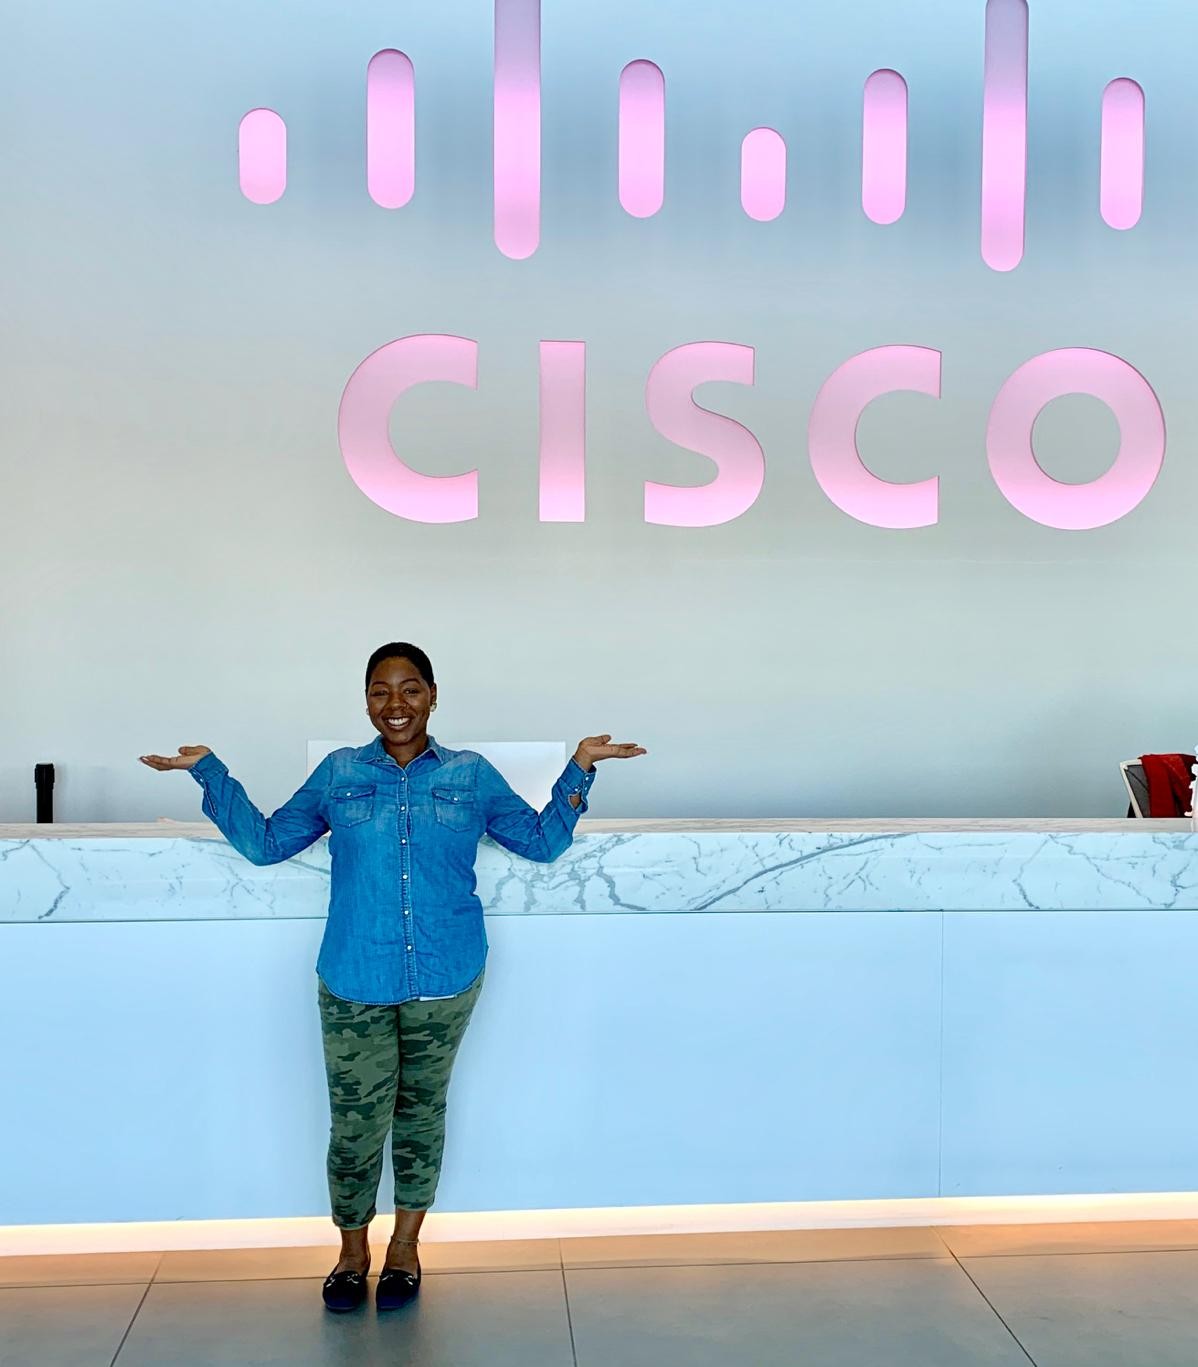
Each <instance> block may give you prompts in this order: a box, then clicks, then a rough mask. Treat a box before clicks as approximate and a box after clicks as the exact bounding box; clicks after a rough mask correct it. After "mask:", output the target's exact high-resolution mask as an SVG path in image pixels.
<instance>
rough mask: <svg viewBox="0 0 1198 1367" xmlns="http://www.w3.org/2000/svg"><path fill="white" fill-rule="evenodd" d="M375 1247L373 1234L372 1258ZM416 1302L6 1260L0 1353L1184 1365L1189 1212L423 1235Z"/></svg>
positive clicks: (91, 1360)
mask: <svg viewBox="0 0 1198 1367" xmlns="http://www.w3.org/2000/svg"><path fill="white" fill-rule="evenodd" d="M381 1255H382V1249H376V1250H375V1259H376V1265H377V1263H378V1261H379V1259H380V1258H381ZM422 1258H423V1262H424V1267H425V1271H426V1273H428V1274H429V1275H428V1277H427V1280H426V1282H425V1285H424V1288H423V1290H422V1291H421V1294H420V1298H419V1300H418V1301H417V1302H416V1303H415V1304H414V1305H412V1306H410V1307H408V1308H407V1309H405V1310H401V1311H398V1312H394V1313H392V1314H389V1315H384V1316H379V1315H378V1314H377V1313H376V1312H375V1310H374V1309H373V1307H372V1306H370V1305H369V1304H368V1305H367V1306H364V1307H363V1308H362V1309H361V1310H360V1311H357V1312H355V1313H354V1314H352V1315H344V1316H333V1315H329V1314H328V1313H326V1312H325V1310H324V1308H323V1306H322V1305H321V1302H320V1282H321V1279H322V1278H323V1277H324V1275H325V1273H326V1272H327V1271H328V1269H329V1267H331V1266H332V1262H333V1260H334V1259H333V1257H332V1254H331V1252H330V1249H328V1248H317V1249H309V1248H292V1249H245V1250H238V1251H235V1252H227V1253H166V1254H157V1253H154V1254H122V1255H112V1256H94V1257H93V1256H87V1257H46V1258H7V1259H0V1367H112V1365H113V1364H114V1363H115V1364H116V1365H117V1367H208V1364H213V1365H214V1367H215V1364H220V1367H246V1364H250V1363H252V1364H254V1367H275V1365H276V1364H277V1365H278V1367H325V1364H338V1365H340V1364H353V1365H354V1367H374V1364H383V1363H386V1364H396V1363H411V1364H417V1365H418V1367H476V1365H477V1367H717V1365H718V1367H781V1365H782V1364H787V1367H792V1364H794V1363H797V1362H801V1363H803V1365H804V1367H868V1365H870V1364H875V1363H885V1364H887V1367H1027V1364H1028V1363H1029V1362H1030V1363H1033V1364H1035V1367H1083V1364H1084V1367H1183V1364H1184V1367H1194V1364H1195V1363H1198V1222H1194V1221H1180V1220H1178V1221H1157V1222H1151V1223H1143V1222H1138V1223H1134V1224H1091V1225H1036V1226H1027V1225H1024V1226H1012V1225H1001V1226H998V1225H990V1226H971V1227H964V1228H946V1229H873V1230H806V1231H794V1232H787V1233H761V1234H710V1235H707V1234H702V1235H700V1234H688V1235H657V1236H652V1237H645V1238H636V1239H614V1238H613V1239H608V1238H603V1239H564V1240H561V1241H560V1242H559V1241H557V1240H531V1241H523V1242H512V1243H494V1244H426V1245H424V1247H423V1249H422Z"/></svg>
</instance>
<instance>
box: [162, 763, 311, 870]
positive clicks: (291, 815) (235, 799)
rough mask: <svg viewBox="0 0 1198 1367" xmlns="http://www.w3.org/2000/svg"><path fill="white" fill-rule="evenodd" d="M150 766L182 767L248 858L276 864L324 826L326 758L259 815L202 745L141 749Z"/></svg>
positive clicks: (225, 832) (228, 836)
mask: <svg viewBox="0 0 1198 1367" xmlns="http://www.w3.org/2000/svg"><path fill="white" fill-rule="evenodd" d="M141 762H142V763H143V764H146V765H148V766H149V767H150V768H151V769H161V770H165V769H186V770H188V771H189V772H190V774H191V776H192V778H194V779H195V781H196V782H197V783H198V784H199V785H200V786H201V787H202V788H203V790H204V800H203V803H202V810H203V813H204V815H205V816H206V817H207V818H208V819H209V820H210V821H212V822H213V823H214V824H215V825H216V826H217V828H218V829H219V830H220V832H221V834H222V835H223V836H224V837H225V839H226V840H227V841H228V842H229V844H230V845H232V846H233V848H234V849H235V850H236V851H237V852H238V854H241V855H244V856H245V858H246V859H248V860H249V861H250V863H251V864H279V863H282V861H283V860H284V859H290V858H291V856H292V855H294V854H298V853H299V852H300V850H306V849H307V848H308V846H309V845H311V844H312V843H313V841H315V840H319V839H320V837H321V836H322V835H324V833H325V831H327V830H328V829H329V827H328V823H327V822H326V821H325V819H324V815H323V813H324V811H325V805H326V796H327V792H328V786H329V771H328V763H329V762H328V760H327V759H324V760H321V762H320V763H319V764H318V765H317V766H316V768H315V769H313V771H312V774H311V776H310V777H309V779H308V781H307V783H305V784H304V786H303V787H302V788H300V789H299V791H298V792H296V793H294V794H293V795H292V796H291V797H289V798H288V799H287V801H286V802H284V803H283V805H282V806H281V807H280V808H279V809H278V811H276V812H274V813H272V814H271V815H270V816H263V814H262V813H261V812H260V811H259V810H258V808H257V807H255V806H254V804H253V803H252V802H251V801H250V799H249V797H248V796H247V794H246V791H245V789H244V788H243V787H242V786H241V784H240V783H238V781H237V780H236V779H235V778H234V777H233V776H232V774H230V773H229V770H228V768H227V767H226V766H225V765H224V764H223V763H222V761H221V760H219V759H218V758H217V757H216V755H214V754H213V753H212V751H211V750H209V749H208V747H207V746H206V745H181V746H180V747H179V753H178V755H169V756H164V755H142V756H141Z"/></svg>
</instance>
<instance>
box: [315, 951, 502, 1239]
mask: <svg viewBox="0 0 1198 1367" xmlns="http://www.w3.org/2000/svg"><path fill="white" fill-rule="evenodd" d="M482 984H483V975H482V974H481V973H480V974H479V976H478V977H477V978H476V979H475V980H474V982H473V983H471V985H470V986H469V987H468V988H467V989H466V990H465V991H464V992H460V993H459V994H458V995H457V996H456V997H446V998H445V999H444V1000H441V1001H426V1002H421V1001H410V1002H401V1003H399V1004H398V1005H394V1006H367V1005H364V1004H363V1003H361V1002H351V1001H345V1000H343V999H342V998H341V997H335V996H333V994H332V993H331V992H330V991H329V990H328V988H327V987H325V985H324V983H320V987H319V993H318V996H319V1001H320V1025H321V1033H322V1035H323V1037H324V1063H325V1073H326V1074H327V1076H328V1082H329V1113H330V1119H331V1125H330V1129H329V1160H328V1171H329V1198H330V1200H331V1202H332V1208H333V1223H334V1224H335V1225H337V1226H339V1227H340V1228H342V1229H358V1228H361V1226H363V1225H368V1224H369V1223H370V1221H371V1220H372V1219H373V1218H374V1214H375V1202H376V1200H377V1197H378V1188H379V1177H380V1176H381V1175H382V1171H383V1148H384V1146H385V1145H386V1142H387V1131H388V1130H390V1131H391V1161H392V1166H393V1167H394V1169H395V1205H396V1207H397V1209H400V1210H427V1209H428V1208H429V1206H431V1205H432V1203H433V1196H434V1194H435V1193H436V1190H437V1179H438V1178H439V1177H440V1175H441V1155H442V1153H443V1151H444V1148H445V1096H446V1092H447V1091H448V1089H449V1075H450V1072H451V1071H452V1069H453V1060H454V1056H455V1055H456V1054H457V1051H458V1045H459V1044H460V1043H461V1042H462V1036H463V1035H464V1034H465V1032H466V1026H467V1024H468V1023H469V1020H470V1013H471V1012H472V1011H473V1010H474V1003H475V1002H476V1001H477V1000H478V994H479V992H480V991H481V989H482Z"/></svg>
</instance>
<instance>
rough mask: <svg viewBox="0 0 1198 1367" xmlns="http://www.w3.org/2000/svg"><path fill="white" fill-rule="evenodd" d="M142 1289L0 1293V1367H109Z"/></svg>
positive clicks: (45, 1289) (13, 1290)
mask: <svg viewBox="0 0 1198 1367" xmlns="http://www.w3.org/2000/svg"><path fill="white" fill-rule="evenodd" d="M144 1294H145V1287H144V1286H70V1287H67V1286H37V1287H25V1288H7V1287H6V1288H4V1289H3V1290H0V1367H108V1364H109V1363H110V1362H111V1361H112V1355H113V1354H114V1353H115V1352H116V1350H117V1346H118V1344H119V1343H120V1341H121V1336H122V1335H123V1334H124V1332H125V1330H126V1329H128V1327H129V1322H130V1321H131V1320H132V1319H133V1316H134V1315H135V1314H136V1313H137V1306H138V1303H139V1302H140V1300H141V1298H142V1296H143V1295H144Z"/></svg>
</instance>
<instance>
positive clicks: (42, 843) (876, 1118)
mask: <svg viewBox="0 0 1198 1367" xmlns="http://www.w3.org/2000/svg"><path fill="white" fill-rule="evenodd" d="M328 877H329V868H328V850H327V844H326V842H325V841H321V842H318V843H317V844H316V845H314V846H313V847H312V848H311V849H309V850H308V851H306V852H305V853H303V854H301V855H299V856H297V857H296V858H294V859H292V860H291V861H289V862H288V863H285V864H279V865H273V866H269V867H264V868H259V867H254V866H252V865H250V864H249V863H247V862H246V861H245V860H244V859H243V858H241V856H240V855H238V854H237V853H236V852H235V851H234V850H233V849H232V848H231V847H230V846H229V845H228V844H226V843H225V841H224V840H223V838H222V837H221V836H220V835H219V833H218V832H216V830H215V829H214V828H213V827H211V826H209V825H207V824H205V823H197V824H194V825H193V824H181V823H173V822H161V823H156V824H154V825H148V826H128V827H121V826H78V827H71V826H55V827H45V826H41V827H38V826H23V827H17V826H0V945H2V953H0V973H2V979H3V992H2V994H0V1024H2V1026H3V1031H4V1040H5V1047H4V1049H3V1052H2V1055H0V1075H2V1077H0V1087H2V1089H3V1096H4V1099H5V1111H6V1123H5V1124H4V1125H3V1126H2V1127H0V1226H14V1225H44V1224H60V1223H72V1222H106V1221H176V1220H222V1219H246V1218H267V1217H284V1216H320V1215H323V1214H324V1213H325V1212H326V1210H327V1205H326V1192H325V1186H324V1170H323V1163H324V1144H325V1137H326V1133H327V1107H326V1100H325V1094H324V1083H323V1073H322V1066H321V1051H320V1034H319V1028H318V1020H317V1012H316V978H315V973H314V964H315V959H316V951H317V946H318V943H319V940H320V936H321V932H322V929H323V920H322V918H323V915H324V910H325V905H326V901H327V893H328ZM478 877H479V892H480V895H481V896H482V899H483V902H484V905H485V906H486V908H487V913H488V915H487V931H488V937H489V940H490V944H491V952H490V959H489V963H488V970H487V983H486V988H485V990H484V992H483V996H482V999H481V1001H480V1004H479V1007H478V1010H477V1013H476V1016H475V1020H474V1023H473V1024H472V1026H471V1029H470V1031H469V1033H468V1035H467V1038H466V1041H465V1043H464V1045H463V1047H462V1052H461V1055H460V1061H459V1065H458V1070H457V1073H456V1074H455V1079H454V1084H453V1089H452V1091H451V1097H450V1130H449V1142H448V1147H447V1152H446V1163H445V1171H444V1176H443V1179H442V1185H441V1190H440V1194H439V1197H438V1202H437V1210H438V1211H439V1212H466V1211H469V1212H485V1211H549V1210H577V1209H579V1208H587V1209H594V1208H601V1207H602V1208H613V1207H616V1208H632V1207H646V1206H652V1207H662V1206H688V1207H689V1206H695V1205H703V1206H711V1205H725V1204H728V1203H759V1202H768V1203H774V1202H785V1203H795V1202H828V1201H863V1202H875V1203H876V1202H886V1201H896V1200H903V1199H912V1198H928V1199H932V1198H944V1197H983V1196H1003V1195H1018V1196H1037V1195H1044V1194H1052V1193H1087V1194H1102V1193H1117V1192H1121V1193H1133V1192H1138V1193H1150V1192H1191V1191H1194V1190H1196V1189H1198V991H1196V990H1195V985H1194V983H1195V972H1196V968H1198V917H1196V915H1195V912H1196V910H1198V835H1196V834H1195V833H1194V832H1193V831H1192V830H1191V827H1190V823H1189V822H1182V821H1175V822H1169V821H1136V822H1132V821H1063V820H1044V821H1032V820H1029V821H956V822H953V821H871V822H850V821H837V822H825V823H820V822H813V821H803V822H788V821H744V822H736V821H657V822H653V821H641V822H617V821H583V822H582V823H581V825H580V827H579V834H578V837H577V839H576V841H575V844H574V846H573V848H572V849H571V850H570V851H569V852H568V853H567V854H566V855H564V856H563V857H562V858H561V859H560V860H559V861H557V862H556V863H555V864H552V865H534V864H530V863H525V862H523V861H520V860H518V859H515V858H514V857H512V856H510V855H508V854H507V853H506V852H505V851H503V850H501V849H500V848H498V847H497V846H495V845H493V844H491V843H490V842H488V841H484V843H483V846H482V848H481V850H480V854H479V861H478ZM382 1196H383V1206H384V1208H385V1205H386V1201H387V1199H388V1196H389V1185H388V1184H387V1179H385V1182H384V1187H383V1192H382Z"/></svg>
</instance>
